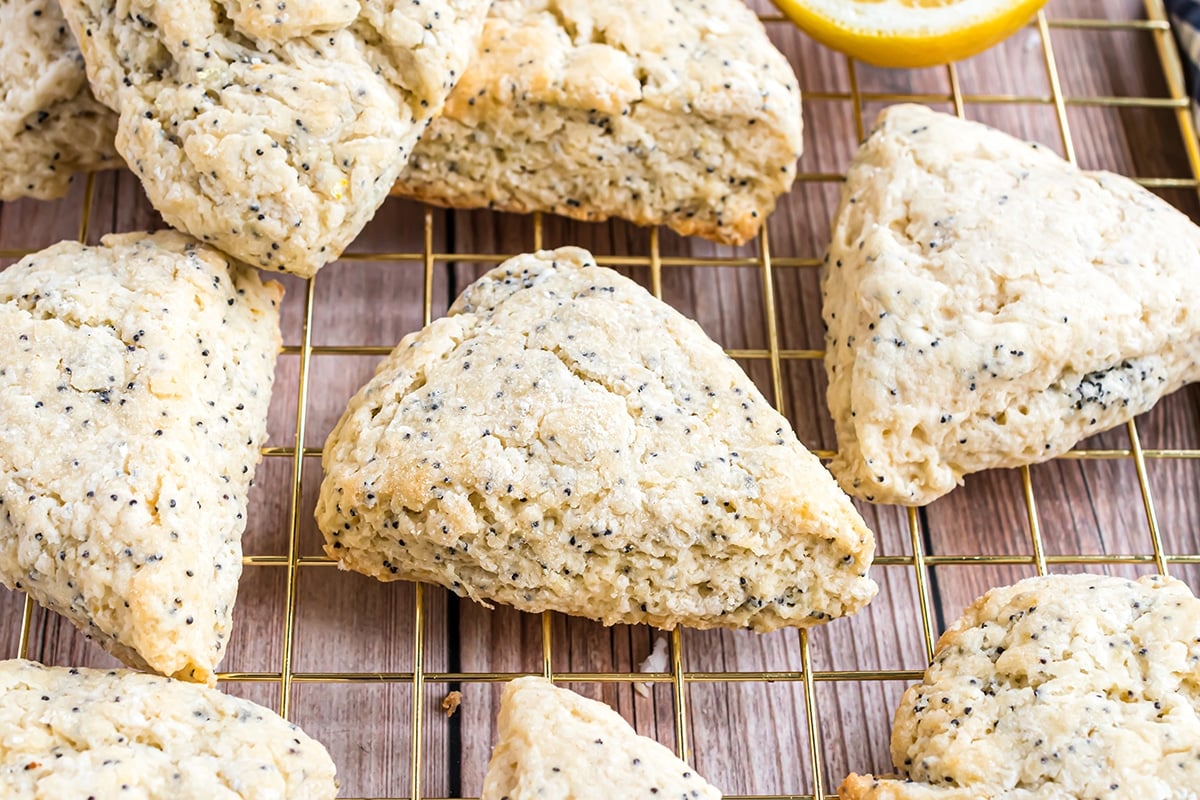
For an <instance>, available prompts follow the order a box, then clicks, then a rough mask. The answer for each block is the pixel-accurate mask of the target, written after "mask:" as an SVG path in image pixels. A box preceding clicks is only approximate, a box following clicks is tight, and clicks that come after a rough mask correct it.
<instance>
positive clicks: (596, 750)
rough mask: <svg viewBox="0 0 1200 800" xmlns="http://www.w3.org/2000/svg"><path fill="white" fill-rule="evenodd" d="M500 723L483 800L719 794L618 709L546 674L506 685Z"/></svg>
mask: <svg viewBox="0 0 1200 800" xmlns="http://www.w3.org/2000/svg"><path fill="white" fill-rule="evenodd" d="M499 728H500V730H499V739H500V741H499V742H498V743H497V745H496V748H495V749H494V750H493V751H492V760H491V761H490V762H489V763H488V771H487V775H486V776H485V777H484V779H483V793H482V794H481V796H480V797H481V800H552V799H556V800H608V798H613V797H621V798H629V800H634V798H636V800H653V799H654V798H666V797H671V798H675V797H686V798H693V799H694V800H720V798H721V793H720V792H719V791H717V790H716V789H715V788H713V787H712V786H710V785H709V784H708V782H707V781H705V780H704V779H703V778H701V777H700V776H699V775H697V774H696V772H695V771H694V770H693V769H692V768H691V767H689V766H688V765H687V764H686V763H684V762H683V761H680V760H679V759H678V758H676V757H675V754H674V753H672V752H671V751H670V750H668V749H667V748H665V747H663V746H662V745H661V744H659V743H658V742H656V741H654V740H653V739H649V738H647V737H645V736H639V735H638V734H637V733H636V732H635V731H634V729H633V728H632V727H631V726H630V725H629V723H628V722H626V721H625V719H624V717H622V716H621V715H620V714H618V713H617V712H616V711H614V710H612V709H611V708H609V707H608V706H606V705H605V704H604V703H600V702H597V701H595V700H589V699H587V698H586V697H580V696H579V695H577V694H575V693H574V692H572V691H569V690H567V689H560V688H558V687H556V686H555V685H554V684H552V683H551V682H550V681H548V680H546V679H545V678H518V679H517V680H515V681H512V682H511V683H509V684H508V685H507V686H505V687H504V693H503V694H502V695H501V698H500V719H499ZM551 732H552V733H551Z"/></svg>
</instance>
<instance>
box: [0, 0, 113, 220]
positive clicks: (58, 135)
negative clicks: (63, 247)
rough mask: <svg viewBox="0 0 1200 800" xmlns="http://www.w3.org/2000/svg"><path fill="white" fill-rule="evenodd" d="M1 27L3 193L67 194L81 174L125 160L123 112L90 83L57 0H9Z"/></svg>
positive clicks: (0, 15) (0, 12)
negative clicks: (119, 130)
mask: <svg viewBox="0 0 1200 800" xmlns="http://www.w3.org/2000/svg"><path fill="white" fill-rule="evenodd" d="M0 31H3V32H4V35H3V37H0V87H2V88H3V91H0V200H15V199H17V198H18V197H36V198H38V199H40V200H50V199H52V198H55V197H61V196H62V195H64V194H66V191H67V187H68V186H69V185H70V183H71V178H72V177H73V176H74V175H75V174H76V173H78V172H88V171H91V170H97V169H107V168H110V167H117V166H120V163H121V162H120V159H118V158H117V151H116V147H115V146H114V144H113V137H114V135H115V133H116V127H117V118H116V116H115V115H114V114H113V113H112V112H111V111H109V110H108V109H107V108H106V107H105V106H103V105H102V104H100V103H98V102H96V99H95V98H94V97H92V93H91V91H90V90H89V89H88V84H87V75H86V74H85V73H84V68H83V56H82V55H80V53H79V47H78V46H77V45H76V44H75V38H74V37H73V36H72V35H71V31H70V30H68V28H67V23H66V20H64V19H63V15H62V11H61V10H60V9H59V7H58V0H4V2H2V3H0Z"/></svg>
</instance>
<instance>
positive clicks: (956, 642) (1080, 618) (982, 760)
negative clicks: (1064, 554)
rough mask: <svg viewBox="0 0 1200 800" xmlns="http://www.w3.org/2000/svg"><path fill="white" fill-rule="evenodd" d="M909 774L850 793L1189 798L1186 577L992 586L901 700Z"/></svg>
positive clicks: (1193, 759)
mask: <svg viewBox="0 0 1200 800" xmlns="http://www.w3.org/2000/svg"><path fill="white" fill-rule="evenodd" d="M892 760H893V763H894V764H895V765H896V768H897V769H898V770H899V771H900V773H901V775H902V776H903V779H896V778H890V777H884V778H874V777H872V776H869V775H867V776H861V775H852V776H850V777H849V778H848V779H847V780H846V782H845V783H843V785H842V788H841V790H840V791H839V796H841V797H845V798H848V800H968V798H988V800H1126V799H1129V798H1148V797H1154V798H1161V799H1162V800H1195V798H1196V797H1197V791H1198V790H1200V788H1198V787H1200V600H1197V599H1196V598H1195V597H1193V596H1192V594H1191V592H1190V591H1188V588H1187V586H1186V585H1184V584H1183V583H1181V582H1179V581H1176V580H1170V579H1163V578H1159V577H1157V576H1155V577H1145V578H1141V579H1140V580H1138V581H1129V580H1126V579H1123V578H1110V577H1106V576H1102V575H1087V574H1083V575H1050V576H1046V577H1041V578H1030V579H1027V580H1023V581H1021V582H1019V583H1017V584H1016V585H1014V586H1009V587H1004V588H1000V589H995V590H993V591H991V592H989V593H988V594H986V595H985V596H984V597H982V598H981V599H980V600H978V601H977V602H976V603H975V604H974V605H972V606H971V607H970V608H968V609H967V610H966V612H964V614H963V617H962V619H960V620H959V621H958V622H956V623H955V624H954V625H953V626H952V627H951V628H950V629H949V630H948V631H947V632H946V633H945V634H944V635H943V636H942V638H941V640H939V642H938V644H937V650H936V652H935V655H934V661H933V664H932V665H931V666H930V667H929V669H928V670H926V672H925V679H924V680H923V681H922V682H921V683H920V684H918V685H916V686H913V687H911V688H910V689H909V690H908V691H907V692H906V693H905V694H904V697H903V699H902V700H901V702H900V708H899V709H898V710H897V712H896V721H895V726H894V728H893V729H892Z"/></svg>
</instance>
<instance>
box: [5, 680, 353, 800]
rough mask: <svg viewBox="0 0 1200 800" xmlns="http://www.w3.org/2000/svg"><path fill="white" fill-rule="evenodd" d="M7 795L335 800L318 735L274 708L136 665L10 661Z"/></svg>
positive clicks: (327, 760)
mask: <svg viewBox="0 0 1200 800" xmlns="http://www.w3.org/2000/svg"><path fill="white" fill-rule="evenodd" d="M0 694H2V695H3V697H4V702H3V703H0V786H4V787H6V791H7V792H11V794H5V795H4V796H5V797H30V798H69V797H80V798H84V797H97V798H101V797H138V798H144V799H145V800H180V799H181V798H196V799H197V800H199V799H200V798H235V797H236V798H244V800H277V799H278V798H289V800H332V798H333V797H335V796H336V795H337V782H336V780H335V777H334V773H335V769H334V765H333V761H332V760H331V759H330V758H329V753H328V752H326V750H325V748H324V747H322V746H321V744H320V743H319V742H316V741H314V740H313V739H311V738H309V737H308V736H307V735H305V733H304V732H303V731H301V730H300V729H299V728H298V727H296V726H295V725H293V724H291V723H290V722H287V721H286V720H283V719H281V718H280V717H279V716H278V715H277V714H275V712H273V711H270V710H269V709H266V708H263V707H262V706H260V705H257V704H255V703H251V702H250V701H249V700H243V699H241V698H238V697H231V696H229V695H227V694H224V693H222V692H219V691H217V690H216V689H209V688H207V687H204V686H196V685H194V684H188V683H181V682H179V681H173V680H170V679H169V678H161V677H158V676H157V675H144V674H140V673H137V672H129V671H127V670H111V671H104V670H97V669H67V668H65V667H44V666H42V665H41V664H36V663H33V662H31V661H0Z"/></svg>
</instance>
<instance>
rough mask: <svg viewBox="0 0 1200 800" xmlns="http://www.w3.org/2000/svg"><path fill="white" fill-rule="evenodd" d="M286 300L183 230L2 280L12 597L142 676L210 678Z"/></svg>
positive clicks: (128, 237) (3, 462)
mask: <svg viewBox="0 0 1200 800" xmlns="http://www.w3.org/2000/svg"><path fill="white" fill-rule="evenodd" d="M281 293H282V290H281V288H280V287H279V285H278V284H276V283H273V282H272V283H267V284H263V283H262V282H261V281H260V280H259V277H258V273H257V272H255V271H254V270H252V269H250V268H249V267H245V266H242V265H234V264H230V263H229V262H228V261H227V259H226V258H225V257H224V256H222V255H221V254H219V253H217V252H216V251H215V250H212V249H211V248H208V247H203V246H201V245H199V244H198V243H196V242H194V241H193V240H191V239H188V238H187V237H184V236H182V235H180V234H177V233H174V232H164V233H157V234H153V235H148V234H142V233H131V234H121V235H112V236H107V237H105V238H104V240H103V243H102V244H101V246H98V247H84V246H83V245H80V244H78V243H75V242H63V243H61V244H57V245H54V246H53V247H51V248H48V249H47V250H43V251H41V252H40V253H35V254H33V255H31V256H27V257H26V258H24V259H22V260H21V261H20V262H18V263H17V264H15V265H13V266H11V267H9V268H8V269H6V270H4V271H3V272H0V340H3V341H4V342H6V343H7V344H6V347H5V350H4V353H3V355H2V356H0V502H2V504H3V505H2V506H0V510H2V514H0V582H3V583H4V584H5V585H6V586H9V587H11V588H16V589H20V590H22V591H25V592H28V593H29V595H30V596H31V597H33V599H34V600H36V601H37V602H39V603H41V604H42V605H44V606H46V607H48V608H50V609H53V610H54V611H57V612H59V613H60V614H62V615H64V616H65V617H67V618H68V619H70V620H71V621H72V622H73V623H74V624H75V625H77V626H79V627H80V628H81V629H82V630H83V631H84V633H86V634H87V635H88V636H90V637H92V638H93V639H95V640H96V641H97V642H98V643H99V644H100V645H102V646H103V647H105V648H106V649H108V650H110V651H111V652H112V653H113V654H114V655H116V656H118V657H119V658H121V659H122V660H124V661H125V662H126V663H128V664H130V665H131V666H136V667H140V668H146V667H148V668H150V669H153V670H155V671H157V672H161V673H163V674H166V675H172V676H175V677H179V678H184V679H188V680H195V681H201V682H208V681H212V680H215V670H216V665H217V663H218V662H219V661H220V660H221V657H222V656H224V654H225V649H226V644H227V639H228V637H229V631H230V625H231V615H232V612H233V603H234V598H235V597H236V594H237V582H238V576H239V575H240V574H241V568H242V558H241V556H242V549H241V535H242V531H243V530H244V528H245V524H246V520H245V513H246V495H247V492H248V490H249V488H250V482H251V479H252V477H253V473H254V467H255V465H256V464H257V463H258V460H259V457H260V448H261V446H262V445H263V444H264V443H265V440H266V432H267V431H266V428H267V406H268V402H269V399H270V394H271V384H272V382H273V381H274V376H275V371H274V368H275V357H276V354H277V353H278V351H279V345H280V335H279V312H278V302H279V298H280V296H281Z"/></svg>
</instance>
